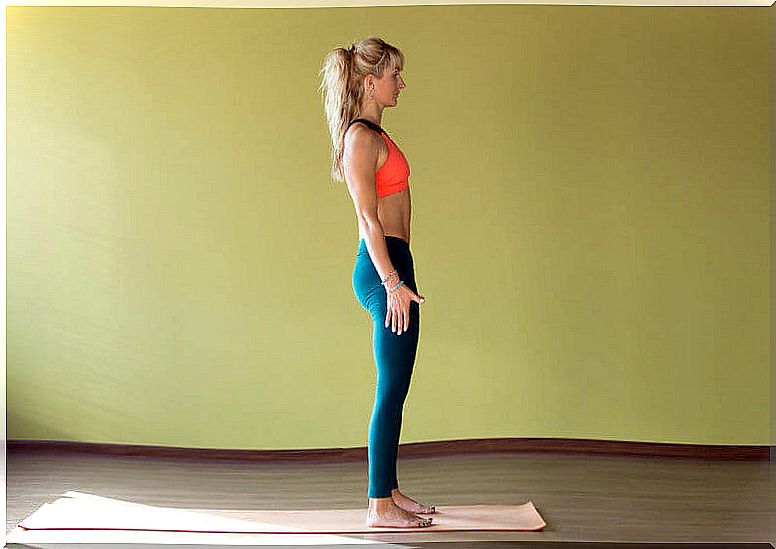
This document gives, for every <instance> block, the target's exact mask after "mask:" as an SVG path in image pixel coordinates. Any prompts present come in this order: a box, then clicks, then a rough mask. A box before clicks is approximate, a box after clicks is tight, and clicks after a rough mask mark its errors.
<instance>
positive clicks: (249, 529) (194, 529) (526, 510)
mask: <svg viewBox="0 0 776 549" xmlns="http://www.w3.org/2000/svg"><path fill="white" fill-rule="evenodd" d="M436 510H437V512H436V513H431V514H423V516H430V517H433V518H434V521H433V523H432V525H431V526H429V527H426V528H386V527H375V528H367V527H366V526H365V525H364V520H365V518H366V504H365V505H364V507H363V508H359V509H316V510H221V509H176V508H171V507H159V506H152V505H143V504H137V503H130V502H126V501H120V500H114V499H111V498H105V497H100V496H94V495H91V494H84V493H82V492H72V491H71V492H67V493H66V494H65V495H64V497H61V498H59V499H57V500H55V501H54V502H52V503H45V504H43V506H42V507H40V508H39V509H38V510H37V511H35V512H34V513H32V514H31V515H30V516H28V517H27V518H25V519H24V520H23V521H22V522H21V523H19V525H18V527H19V528H21V529H23V530H28V531H32V530H35V531H40V530H67V531H72V530H121V531H153V532H189V533H229V534H370V533H375V532H392V533H397V532H415V533H417V532H449V531H521V530H541V529H542V528H544V527H545V526H546V524H545V522H544V520H542V517H541V516H540V515H539V513H538V512H537V510H536V508H535V507H534V505H533V502H531V501H529V502H527V503H524V504H522V505H449V506H448V505H437V506H436Z"/></svg>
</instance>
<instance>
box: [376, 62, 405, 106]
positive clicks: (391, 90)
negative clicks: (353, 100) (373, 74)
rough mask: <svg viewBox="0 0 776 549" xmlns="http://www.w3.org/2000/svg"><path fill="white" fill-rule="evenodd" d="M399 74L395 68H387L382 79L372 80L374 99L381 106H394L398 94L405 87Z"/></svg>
mask: <svg viewBox="0 0 776 549" xmlns="http://www.w3.org/2000/svg"><path fill="white" fill-rule="evenodd" d="M400 73H401V71H400V70H399V69H398V68H397V67H389V68H388V69H386V71H385V73H384V74H383V77H382V78H374V80H373V82H374V88H375V92H374V98H375V100H377V101H379V102H380V104H381V105H386V106H387V105H395V104H396V100H397V99H398V97H399V93H400V92H401V90H403V89H404V88H405V87H406V86H405V84H404V79H403V78H402V77H401V74H400Z"/></svg>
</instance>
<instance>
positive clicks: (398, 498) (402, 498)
mask: <svg viewBox="0 0 776 549" xmlns="http://www.w3.org/2000/svg"><path fill="white" fill-rule="evenodd" d="M391 497H392V498H393V502H394V503H395V504H396V505H398V506H399V507H401V508H402V509H404V510H405V511H409V512H410V513H422V514H424V515H430V514H432V513H436V507H434V506H433V505H423V504H422V503H418V502H417V501H415V500H414V499H412V498H411V497H408V496H406V495H404V494H402V493H401V492H400V491H399V489H398V488H394V489H393V490H392V491H391Z"/></svg>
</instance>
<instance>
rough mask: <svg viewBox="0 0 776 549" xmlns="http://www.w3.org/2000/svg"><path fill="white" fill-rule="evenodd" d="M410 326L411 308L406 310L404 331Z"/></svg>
mask: <svg viewBox="0 0 776 549" xmlns="http://www.w3.org/2000/svg"><path fill="white" fill-rule="evenodd" d="M409 327H410V308H409V307H407V310H406V311H404V331H405V332H406V331H407V330H408V329H409Z"/></svg>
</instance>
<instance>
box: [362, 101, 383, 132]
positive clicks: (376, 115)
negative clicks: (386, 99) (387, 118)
mask: <svg viewBox="0 0 776 549" xmlns="http://www.w3.org/2000/svg"><path fill="white" fill-rule="evenodd" d="M358 117H359V118H366V119H367V120H369V121H370V122H374V123H375V124H377V125H378V126H380V127H382V118H383V109H382V107H378V106H377V103H370V104H369V105H368V106H367V107H366V108H364V110H363V111H361V114H360V115H358Z"/></svg>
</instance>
